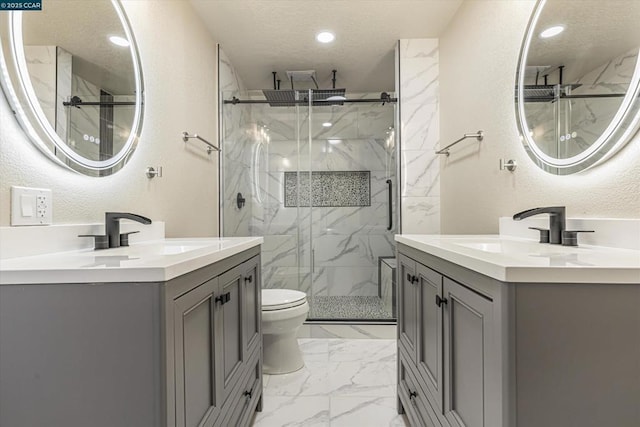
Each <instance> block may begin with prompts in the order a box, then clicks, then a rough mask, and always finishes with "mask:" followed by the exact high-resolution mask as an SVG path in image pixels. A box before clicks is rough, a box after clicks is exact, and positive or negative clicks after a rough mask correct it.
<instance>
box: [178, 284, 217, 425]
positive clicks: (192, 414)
mask: <svg viewBox="0 0 640 427" xmlns="http://www.w3.org/2000/svg"><path fill="white" fill-rule="evenodd" d="M217 294H220V292H219V282H218V279H217V278H215V279H211V280H209V281H207V282H205V283H203V284H202V285H200V286H199V287H197V288H196V289H194V290H192V291H190V292H189V293H187V294H185V295H183V296H181V297H180V298H178V299H176V300H175V302H174V304H175V311H174V324H175V328H174V331H175V352H174V354H175V364H176V369H175V379H176V400H175V402H176V420H177V421H178V422H177V423H176V425H177V426H188V427H191V426H198V425H202V426H212V425H213V422H214V421H215V420H216V419H217V418H218V416H219V415H220V413H221V411H222V398H221V394H220V389H219V387H218V384H217V383H218V381H216V379H217V378H218V377H219V376H221V373H220V372H219V370H218V369H217V368H218V367H219V366H220V359H221V357H220V356H221V354H220V353H221V351H220V349H219V348H217V347H219V346H220V342H219V341H220V340H216V336H219V335H220V331H221V329H222V312H221V310H216V304H217V303H216V301H215V298H216V295H217ZM216 356H217V357H216ZM216 359H218V360H216Z"/></svg>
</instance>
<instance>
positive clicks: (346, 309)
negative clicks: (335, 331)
mask: <svg viewBox="0 0 640 427" xmlns="http://www.w3.org/2000/svg"><path fill="white" fill-rule="evenodd" d="M309 300H310V304H309V305H310V310H309V316H308V317H309V319H363V320H364V319H366V320H382V319H391V318H392V315H391V312H390V311H389V310H387V309H386V308H385V307H384V303H383V301H382V299H380V298H379V297H377V296H320V295H315V296H311V297H309Z"/></svg>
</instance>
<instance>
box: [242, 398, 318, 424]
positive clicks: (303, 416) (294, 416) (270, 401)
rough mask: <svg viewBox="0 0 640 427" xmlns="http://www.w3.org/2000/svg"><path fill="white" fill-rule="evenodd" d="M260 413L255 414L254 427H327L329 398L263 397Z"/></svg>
mask: <svg viewBox="0 0 640 427" xmlns="http://www.w3.org/2000/svg"><path fill="white" fill-rule="evenodd" d="M263 405H264V406H263V408H262V412H258V413H256V416H255V418H254V423H253V426H254V427H294V426H295V427H328V426H329V425H330V424H329V397H328V396H299V397H289V396H286V397H280V396H263Z"/></svg>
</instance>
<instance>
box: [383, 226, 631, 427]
mask: <svg viewBox="0 0 640 427" xmlns="http://www.w3.org/2000/svg"><path fill="white" fill-rule="evenodd" d="M396 241H397V243H398V277H397V280H398V289H399V298H398V302H399V306H398V309H399V313H398V399H399V402H398V403H399V406H398V410H399V412H402V411H405V412H406V414H407V416H408V418H409V420H410V422H411V425H412V426H438V427H441V426H442V427H445V426H446V427H449V426H451V427H462V426H466V427H480V426H482V427H539V426H549V427H552V426H581V427H587V426H592V427H597V426H604V425H610V426H616V427H634V426H638V425H640V404H639V402H640V362H639V361H640V310H639V309H638V307H640V251H638V250H630V249H614V248H604V247H595V246H583V247H577V248H575V247H573V248H572V247H563V246H560V245H549V244H546V245H544V244H540V243H538V242H535V241H531V240H525V239H520V238H515V237H506V236H502V237H501V236H426V235H398V236H396Z"/></svg>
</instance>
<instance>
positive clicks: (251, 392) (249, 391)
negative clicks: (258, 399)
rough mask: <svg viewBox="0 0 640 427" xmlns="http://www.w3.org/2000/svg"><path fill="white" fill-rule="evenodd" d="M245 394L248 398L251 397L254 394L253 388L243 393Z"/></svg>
mask: <svg viewBox="0 0 640 427" xmlns="http://www.w3.org/2000/svg"><path fill="white" fill-rule="evenodd" d="M242 395H243V396H246V398H247V399H251V397H252V396H253V389H251V390H248V391H245V392H244V393H242Z"/></svg>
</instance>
